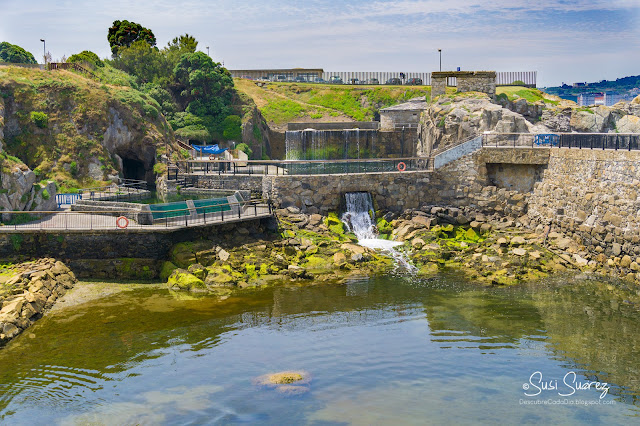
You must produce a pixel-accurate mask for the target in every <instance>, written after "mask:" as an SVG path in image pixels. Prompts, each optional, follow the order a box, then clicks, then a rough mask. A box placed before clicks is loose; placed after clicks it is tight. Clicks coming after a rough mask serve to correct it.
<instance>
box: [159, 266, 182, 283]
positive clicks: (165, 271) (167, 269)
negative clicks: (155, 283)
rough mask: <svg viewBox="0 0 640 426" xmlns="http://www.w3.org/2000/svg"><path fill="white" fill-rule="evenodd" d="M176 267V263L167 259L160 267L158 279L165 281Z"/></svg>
mask: <svg viewBox="0 0 640 426" xmlns="http://www.w3.org/2000/svg"><path fill="white" fill-rule="evenodd" d="M176 269H178V267H177V266H176V265H174V264H173V263H171V262H169V261H166V262H164V263H163V264H162V268H161V269H160V279H161V280H162V281H167V280H168V279H169V276H170V275H171V274H172V273H173V271H175V270H176Z"/></svg>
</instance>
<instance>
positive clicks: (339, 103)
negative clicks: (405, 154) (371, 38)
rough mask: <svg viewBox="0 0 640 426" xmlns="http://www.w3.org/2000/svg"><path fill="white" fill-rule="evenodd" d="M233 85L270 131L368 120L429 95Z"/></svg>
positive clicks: (406, 89)
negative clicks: (290, 124) (307, 124)
mask: <svg viewBox="0 0 640 426" xmlns="http://www.w3.org/2000/svg"><path fill="white" fill-rule="evenodd" d="M234 83H235V86H236V90H237V91H238V92H239V93H240V94H241V96H242V95H244V96H246V97H248V98H250V99H251V100H252V101H253V102H254V103H255V104H256V106H257V107H258V109H259V110H260V113H261V114H262V116H263V117H264V118H265V120H267V122H268V124H269V126H270V127H271V128H273V129H282V128H284V127H285V126H286V124H287V123H288V122H314V121H318V122H326V121H371V120H374V119H376V118H377V114H378V111H379V110H380V109H382V108H386V107H388V106H391V105H395V104H398V103H402V102H405V101H407V100H409V99H411V98H415V97H418V96H425V95H427V96H429V95H430V93H431V88H430V87H429V86H352V85H331V84H326V85H325V84H304V83H259V84H260V85H258V82H255V81H251V80H246V79H234Z"/></svg>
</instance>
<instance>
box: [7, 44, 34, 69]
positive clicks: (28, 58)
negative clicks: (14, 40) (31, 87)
mask: <svg viewBox="0 0 640 426" xmlns="http://www.w3.org/2000/svg"><path fill="white" fill-rule="evenodd" d="M0 62H8V63H11V64H37V62H36V59H35V58H34V57H33V55H32V54H31V53H29V52H27V51H26V50H24V49H23V48H22V47H20V46H16V45H15V44H11V43H8V42H6V41H3V42H2V43H0Z"/></svg>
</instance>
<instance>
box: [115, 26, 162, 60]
mask: <svg viewBox="0 0 640 426" xmlns="http://www.w3.org/2000/svg"><path fill="white" fill-rule="evenodd" d="M107 39H108V40H109V45H110V46H111V53H113V55H114V56H116V55H118V53H119V51H120V48H122V47H129V46H131V45H132V44H133V43H135V42H136V41H144V42H145V43H147V44H148V45H149V46H150V47H153V46H155V45H156V36H155V35H154V34H153V31H151V30H150V29H148V28H145V27H143V26H142V25H140V24H137V23H135V22H129V21H127V20H124V21H113V25H112V26H111V28H109V33H108V35H107Z"/></svg>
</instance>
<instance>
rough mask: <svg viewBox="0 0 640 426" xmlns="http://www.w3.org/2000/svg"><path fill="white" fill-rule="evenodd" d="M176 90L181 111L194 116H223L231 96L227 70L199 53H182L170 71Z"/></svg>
mask: <svg viewBox="0 0 640 426" xmlns="http://www.w3.org/2000/svg"><path fill="white" fill-rule="evenodd" d="M173 74H174V77H175V80H176V83H177V85H178V86H177V87H175V89H176V91H179V96H180V98H181V100H182V101H183V103H184V104H185V105H186V108H185V110H186V111H188V112H190V113H192V114H194V115H197V116H204V115H211V116H214V117H215V116H217V117H225V116H227V115H228V113H229V104H230V103H231V99H232V97H233V79H232V78H231V73H229V71H228V70H227V69H226V68H223V67H222V65H220V64H219V63H217V62H213V61H212V60H211V58H210V57H209V56H207V55H206V54H204V53H202V52H194V53H185V54H183V55H182V56H181V57H180V61H179V62H178V64H177V65H176V67H175V68H174V70H173Z"/></svg>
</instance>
